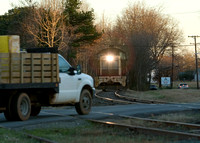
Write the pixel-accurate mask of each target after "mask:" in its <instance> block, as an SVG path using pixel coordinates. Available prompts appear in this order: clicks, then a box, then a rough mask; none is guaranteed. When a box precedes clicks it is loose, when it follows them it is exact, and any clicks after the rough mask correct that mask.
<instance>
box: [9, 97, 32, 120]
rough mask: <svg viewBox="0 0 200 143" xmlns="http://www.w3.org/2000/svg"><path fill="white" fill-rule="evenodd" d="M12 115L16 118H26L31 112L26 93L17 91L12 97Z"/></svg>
mask: <svg viewBox="0 0 200 143" xmlns="http://www.w3.org/2000/svg"><path fill="white" fill-rule="evenodd" d="M13 107H14V108H13V109H14V112H13V114H14V116H15V118H16V119H17V120H21V121H24V120H28V119H29V117H30V114H31V102H30V99H29V97H28V95H27V94H26V93H19V94H17V95H16V96H14V98H13Z"/></svg>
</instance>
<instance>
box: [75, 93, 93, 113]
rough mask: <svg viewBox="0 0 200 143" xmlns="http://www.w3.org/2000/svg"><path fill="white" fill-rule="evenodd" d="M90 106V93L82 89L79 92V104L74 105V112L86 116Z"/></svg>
mask: <svg viewBox="0 0 200 143" xmlns="http://www.w3.org/2000/svg"><path fill="white" fill-rule="evenodd" d="M91 106H92V98H91V93H90V92H89V91H88V90H87V89H84V90H83V91H82V92H81V96H80V101H79V103H76V104H75V108H76V112H77V113H78V114H80V115H87V114H89V113H90V110H91Z"/></svg>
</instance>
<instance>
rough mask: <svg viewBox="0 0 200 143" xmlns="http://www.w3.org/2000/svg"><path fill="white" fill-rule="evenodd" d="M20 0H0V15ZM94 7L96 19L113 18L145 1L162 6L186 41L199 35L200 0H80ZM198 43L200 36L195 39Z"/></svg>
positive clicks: (190, 41) (191, 40) (149, 4)
mask: <svg viewBox="0 0 200 143" xmlns="http://www.w3.org/2000/svg"><path fill="white" fill-rule="evenodd" d="M19 1H20V0H0V15H2V14H4V13H5V12H7V11H8V9H11V8H12V6H11V4H15V5H16V4H18V3H19ZM82 1H85V2H87V3H88V4H89V6H90V7H91V8H93V9H94V12H95V14H96V17H97V19H98V18H100V17H101V16H102V14H104V15H105V17H107V18H109V19H111V20H113V21H114V20H115V19H116V17H117V16H118V15H120V14H121V13H122V11H123V10H124V9H125V8H126V7H128V5H130V4H131V3H135V2H138V1H141V2H144V3H146V5H147V6H151V7H160V6H161V7H162V8H163V11H162V12H163V13H164V14H168V15H170V16H171V17H172V18H174V20H176V21H177V22H178V23H179V28H180V29H182V30H183V32H184V35H183V37H184V38H185V40H186V42H185V43H184V44H190V43H194V39H193V38H188V36H192V35H199V36H200V0H82ZM197 42H199V43H200V38H198V39H197Z"/></svg>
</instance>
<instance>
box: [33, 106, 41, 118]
mask: <svg viewBox="0 0 200 143" xmlns="http://www.w3.org/2000/svg"><path fill="white" fill-rule="evenodd" d="M40 111H41V105H32V106H31V116H37V115H38V114H39V113H40Z"/></svg>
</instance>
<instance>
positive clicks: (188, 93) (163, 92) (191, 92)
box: [121, 89, 200, 103]
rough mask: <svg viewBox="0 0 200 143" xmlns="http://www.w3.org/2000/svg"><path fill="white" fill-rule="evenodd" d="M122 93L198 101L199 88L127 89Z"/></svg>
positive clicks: (148, 98) (187, 101)
mask: <svg viewBox="0 0 200 143" xmlns="http://www.w3.org/2000/svg"><path fill="white" fill-rule="evenodd" d="M121 94H122V95H126V96H130V97H134V98H138V99H146V100H157V101H165V102H176V103H200V90H197V89H159V90H149V91H144V92H139V91H134V90H129V89H127V90H126V91H125V92H121Z"/></svg>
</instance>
